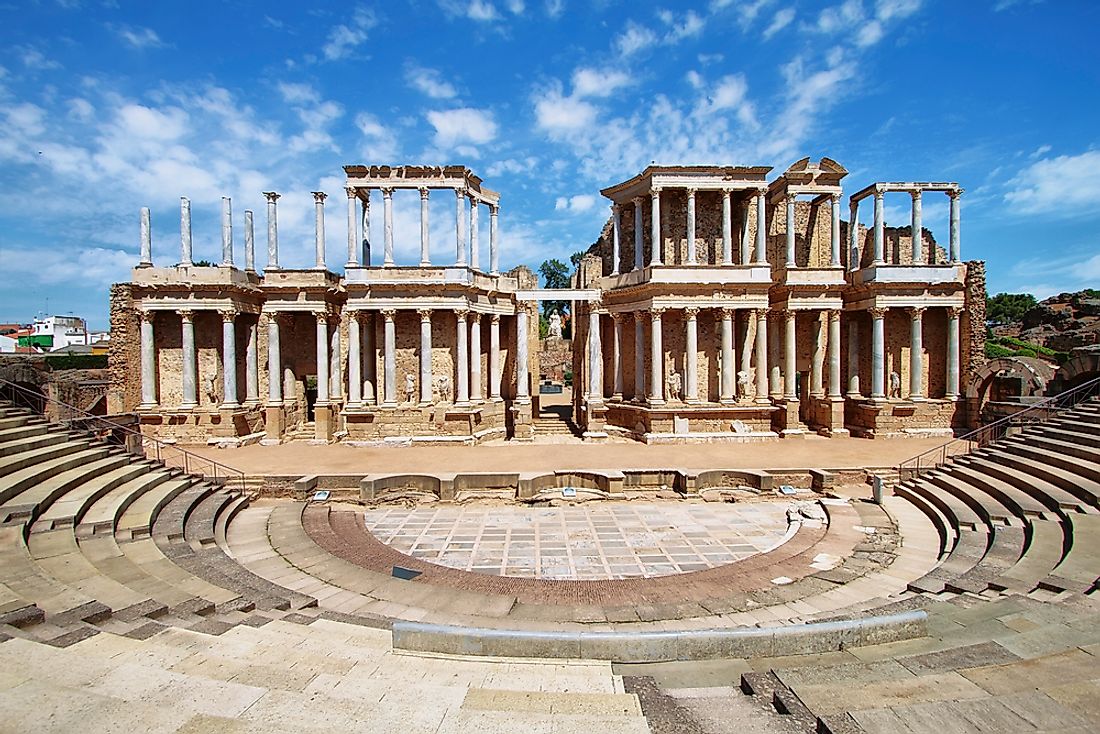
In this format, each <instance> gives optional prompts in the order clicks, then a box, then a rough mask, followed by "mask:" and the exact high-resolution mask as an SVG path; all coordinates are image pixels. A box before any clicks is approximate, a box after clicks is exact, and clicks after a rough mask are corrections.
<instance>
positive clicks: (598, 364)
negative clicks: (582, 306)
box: [588, 304, 603, 403]
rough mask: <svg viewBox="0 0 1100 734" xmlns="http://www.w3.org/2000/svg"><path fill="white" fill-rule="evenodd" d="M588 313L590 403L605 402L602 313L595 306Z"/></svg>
mask: <svg viewBox="0 0 1100 734" xmlns="http://www.w3.org/2000/svg"><path fill="white" fill-rule="evenodd" d="M589 306H590V309H589V311H588V401H589V402H590V403H602V402H603V346H602V345H601V344H600V312H599V311H597V310H596V308H595V304H589Z"/></svg>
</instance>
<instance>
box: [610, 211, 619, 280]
mask: <svg viewBox="0 0 1100 734" xmlns="http://www.w3.org/2000/svg"><path fill="white" fill-rule="evenodd" d="M620 214H621V212H620V211H619V205H618V204H612V205H611V274H612V275H618V274H619V234H620V229H621V222H620Z"/></svg>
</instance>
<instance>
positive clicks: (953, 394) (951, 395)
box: [944, 306, 963, 400]
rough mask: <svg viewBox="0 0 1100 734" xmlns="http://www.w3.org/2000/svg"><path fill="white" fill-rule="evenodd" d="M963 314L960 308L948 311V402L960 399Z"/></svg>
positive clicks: (946, 395) (946, 392)
mask: <svg viewBox="0 0 1100 734" xmlns="http://www.w3.org/2000/svg"><path fill="white" fill-rule="evenodd" d="M962 312H963V310H962V309H961V308H960V307H958V306H952V307H950V308H948V309H947V389H946V391H945V394H944V397H946V398H947V399H948V400H956V399H957V398H958V397H959V316H961V315H962Z"/></svg>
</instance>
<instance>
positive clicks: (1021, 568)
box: [989, 520, 1065, 594]
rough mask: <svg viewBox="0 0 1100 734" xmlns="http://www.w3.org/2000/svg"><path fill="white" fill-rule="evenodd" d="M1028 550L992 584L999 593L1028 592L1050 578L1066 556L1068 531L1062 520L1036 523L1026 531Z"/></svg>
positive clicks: (1036, 521)
mask: <svg viewBox="0 0 1100 734" xmlns="http://www.w3.org/2000/svg"><path fill="white" fill-rule="evenodd" d="M1026 533H1027V547H1026V548H1025V550H1024V552H1023V553H1022V554H1021V555H1020V557H1019V559H1018V560H1017V561H1016V562H1015V563H1014V564H1013V565H1012V566H1010V567H1009V568H1007V569H1005V570H1004V571H1003V572H1002V573H1001V574H1000V575H999V576H998V577H997V578H996V579H994V580H992V581H991V582H990V584H989V586H990V588H992V589H995V590H998V591H1016V592H1020V593H1025V594H1026V593H1027V592H1029V591H1032V590H1033V589H1034V588H1035V587H1036V586H1038V585H1039V582H1040V581H1042V580H1043V579H1044V578H1046V577H1047V576H1049V575H1050V573H1051V572H1052V571H1053V570H1054V567H1055V566H1057V565H1058V564H1059V563H1060V562H1061V560H1062V555H1063V547H1064V541H1065V531H1064V529H1063V526H1062V523H1061V522H1060V521H1054V520H1032V521H1030V522H1029V523H1028V525H1027V528H1026Z"/></svg>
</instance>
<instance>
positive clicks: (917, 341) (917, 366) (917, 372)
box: [909, 306, 924, 401]
mask: <svg viewBox="0 0 1100 734" xmlns="http://www.w3.org/2000/svg"><path fill="white" fill-rule="evenodd" d="M909 399H910V400H917V401H920V400H924V307H923V306H917V307H916V308H911V309H909Z"/></svg>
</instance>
